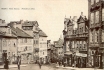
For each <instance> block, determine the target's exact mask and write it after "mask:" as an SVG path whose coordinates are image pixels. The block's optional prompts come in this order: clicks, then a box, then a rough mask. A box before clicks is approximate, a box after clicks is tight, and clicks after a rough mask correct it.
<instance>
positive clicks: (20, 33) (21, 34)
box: [12, 27, 31, 38]
mask: <svg viewBox="0 0 104 70" xmlns="http://www.w3.org/2000/svg"><path fill="white" fill-rule="evenodd" d="M12 30H13V33H15V34H16V36H18V37H29V38H31V36H30V35H28V34H27V33H25V32H24V31H23V30H21V29H19V28H18V27H16V28H14V27H12Z"/></svg>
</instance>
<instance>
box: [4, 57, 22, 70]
mask: <svg viewBox="0 0 104 70" xmlns="http://www.w3.org/2000/svg"><path fill="white" fill-rule="evenodd" d="M20 65H21V56H17V66H18V70H20ZM4 68H5V69H6V70H8V69H9V60H8V59H5V61H4Z"/></svg>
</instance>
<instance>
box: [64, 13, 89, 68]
mask: <svg viewBox="0 0 104 70" xmlns="http://www.w3.org/2000/svg"><path fill="white" fill-rule="evenodd" d="M64 25H65V26H64V30H63V35H64V48H63V49H64V58H65V59H64V61H65V62H66V64H67V65H68V66H75V67H86V64H87V63H86V62H87V47H88V20H87V18H86V17H85V16H84V15H83V13H81V15H80V17H79V18H78V19H77V21H76V19H75V17H73V18H71V17H70V18H65V20H64Z"/></svg>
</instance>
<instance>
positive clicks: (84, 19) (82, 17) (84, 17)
mask: <svg viewBox="0 0 104 70" xmlns="http://www.w3.org/2000/svg"><path fill="white" fill-rule="evenodd" d="M81 19H82V20H83V21H84V22H85V21H87V18H86V16H82V15H81V16H80V17H79V19H78V20H77V22H80V20H81Z"/></svg>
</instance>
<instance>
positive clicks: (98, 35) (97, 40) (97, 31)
mask: <svg viewBox="0 0 104 70" xmlns="http://www.w3.org/2000/svg"><path fill="white" fill-rule="evenodd" d="M98 37H99V31H97V42H98V39H99V38H98Z"/></svg>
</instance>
